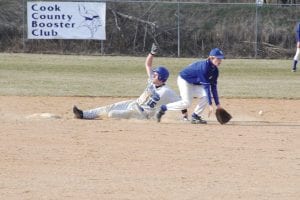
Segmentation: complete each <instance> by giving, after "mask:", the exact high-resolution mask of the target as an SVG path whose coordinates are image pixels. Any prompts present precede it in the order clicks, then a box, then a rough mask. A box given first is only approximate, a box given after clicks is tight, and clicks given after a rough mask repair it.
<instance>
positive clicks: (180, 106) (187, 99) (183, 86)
mask: <svg viewBox="0 0 300 200" xmlns="http://www.w3.org/2000/svg"><path fill="white" fill-rule="evenodd" d="M177 85H178V88H179V92H180V96H181V100H180V101H176V102H173V103H169V104H167V105H162V106H161V107H160V110H159V112H158V113H157V114H156V120H157V122H160V120H161V118H162V116H163V115H164V114H165V112H166V111H167V110H184V109H187V108H188V107H189V106H190V105H191V104H192V100H193V85H192V84H189V83H188V82H186V81H185V80H184V79H182V78H181V77H180V76H178V78H177Z"/></svg>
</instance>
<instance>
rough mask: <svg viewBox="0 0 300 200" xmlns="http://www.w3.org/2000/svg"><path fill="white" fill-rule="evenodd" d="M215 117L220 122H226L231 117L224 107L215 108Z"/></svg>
mask: <svg viewBox="0 0 300 200" xmlns="http://www.w3.org/2000/svg"><path fill="white" fill-rule="evenodd" d="M216 118H217V120H218V122H219V123H220V124H226V123H227V122H229V121H230V120H231V118H232V117H231V115H230V114H229V113H228V112H227V111H226V110H225V109H224V108H217V110H216Z"/></svg>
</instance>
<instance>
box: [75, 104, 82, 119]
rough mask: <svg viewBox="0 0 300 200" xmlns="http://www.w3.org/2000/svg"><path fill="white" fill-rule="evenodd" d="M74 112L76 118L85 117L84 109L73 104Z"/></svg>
mask: <svg viewBox="0 0 300 200" xmlns="http://www.w3.org/2000/svg"><path fill="white" fill-rule="evenodd" d="M73 113H74V115H75V117H76V118H78V119H82V118H83V112H82V110H80V109H78V108H77V107H76V106H73Z"/></svg>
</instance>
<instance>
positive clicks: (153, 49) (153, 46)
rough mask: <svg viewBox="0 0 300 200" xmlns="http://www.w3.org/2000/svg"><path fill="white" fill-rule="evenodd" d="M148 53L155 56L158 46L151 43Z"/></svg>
mask: <svg viewBox="0 0 300 200" xmlns="http://www.w3.org/2000/svg"><path fill="white" fill-rule="evenodd" d="M150 53H151V55H154V56H156V55H157V54H158V46H156V44H155V43H153V44H152V47H151V51H150Z"/></svg>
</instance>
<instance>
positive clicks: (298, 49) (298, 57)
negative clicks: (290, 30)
mask: <svg viewBox="0 0 300 200" xmlns="http://www.w3.org/2000/svg"><path fill="white" fill-rule="evenodd" d="M294 60H298V61H299V60H300V48H297V51H296V54H295V57H294Z"/></svg>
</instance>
